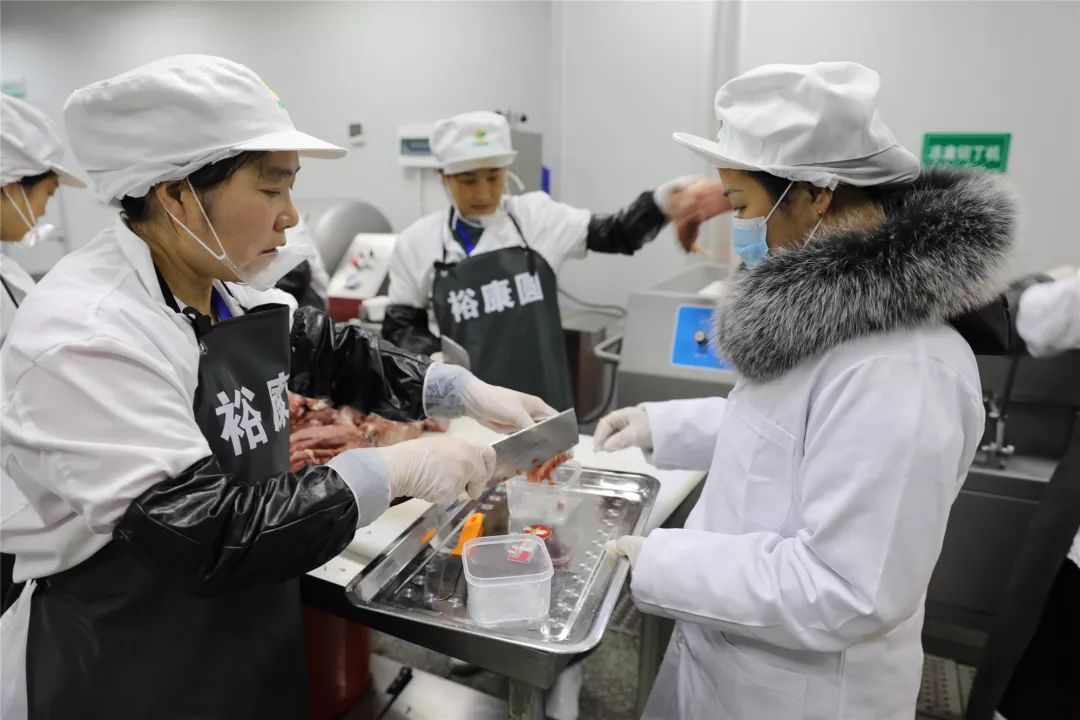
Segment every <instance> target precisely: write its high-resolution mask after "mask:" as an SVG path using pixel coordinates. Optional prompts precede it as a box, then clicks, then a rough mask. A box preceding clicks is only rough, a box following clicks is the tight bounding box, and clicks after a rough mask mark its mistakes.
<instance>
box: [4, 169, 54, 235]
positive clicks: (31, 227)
mask: <svg viewBox="0 0 1080 720" xmlns="http://www.w3.org/2000/svg"><path fill="white" fill-rule="evenodd" d="M19 192H21V193H22V197H23V202H24V203H26V212H25V213H24V212H23V209H22V208H21V207H19V203H17V202H15V198H13V197H11V193H9V192H8V189H7V188H4V195H5V196H6V197H7V199H8V202H10V203H11V206H12V207H13V208H15V212H17V213H18V214H19V218H20V219H21V220H22V221H23V222H24V223H26V234H25V235H23V236H22V238H20V239H19V240H17V241H16V243H15V244H16V245H20V246H22V247H34V246H35V245H37V244H38V243H39V242H41V241H42V240H50V239H52V238H53V237H56V235H57V232H56V226H55V225H53V224H52V223H39V222H37V221H36V220H35V219H34V209H33V208H32V207H30V198H29V197H28V196H27V195H26V189H25V188H24V187H23V186H22V183H19Z"/></svg>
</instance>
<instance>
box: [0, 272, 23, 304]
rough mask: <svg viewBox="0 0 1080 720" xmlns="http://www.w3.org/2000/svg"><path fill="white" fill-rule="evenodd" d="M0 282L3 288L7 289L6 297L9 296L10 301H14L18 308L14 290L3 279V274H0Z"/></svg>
mask: <svg viewBox="0 0 1080 720" xmlns="http://www.w3.org/2000/svg"><path fill="white" fill-rule="evenodd" d="M0 283H3V284H4V290H6V291H7V294H8V297H10V298H11V302H13V303H15V307H16V308H18V307H19V301H18V300H16V299H15V292H14V291H13V290H12V289H11V286H10V285H8V281H7V280H5V279H4V276H3V275H0Z"/></svg>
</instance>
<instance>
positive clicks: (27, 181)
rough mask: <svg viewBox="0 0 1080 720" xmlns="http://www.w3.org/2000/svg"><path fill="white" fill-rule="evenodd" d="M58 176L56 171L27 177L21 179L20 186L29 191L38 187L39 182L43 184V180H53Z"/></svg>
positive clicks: (47, 171)
mask: <svg viewBox="0 0 1080 720" xmlns="http://www.w3.org/2000/svg"><path fill="white" fill-rule="evenodd" d="M56 176H57V175H56V171H54V170H46V171H45V172H43V173H40V174H38V175H27V176H26V177H23V178H19V184H20V185H22V186H23V187H24V188H26V189H27V190H29V189H30V188H32V187H34V186H35V185H37V184H38V183H39V182H42V181H43V180H48V179H49V178H53V177H56Z"/></svg>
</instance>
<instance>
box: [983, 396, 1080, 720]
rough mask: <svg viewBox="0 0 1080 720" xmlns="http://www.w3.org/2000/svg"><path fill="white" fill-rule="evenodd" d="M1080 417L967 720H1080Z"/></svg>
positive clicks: (1013, 581) (990, 643)
mask: <svg viewBox="0 0 1080 720" xmlns="http://www.w3.org/2000/svg"><path fill="white" fill-rule="evenodd" d="M1078 529H1080V417H1077V419H1076V421H1075V423H1074V427H1073V436H1072V444H1071V445H1070V446H1069V449H1068V450H1066V452H1065V457H1063V458H1062V459H1061V463H1060V464H1058V466H1057V469H1056V470H1055V471H1054V474H1053V476H1052V477H1051V478H1050V483H1049V484H1048V485H1047V487H1046V492H1045V493H1044V495H1043V498H1042V501H1041V502H1040V503H1039V508H1038V510H1037V511H1036V513H1035V518H1034V519H1033V520H1032V522H1031V528H1030V529H1029V530H1028V534H1027V537H1026V538H1025V539H1024V545H1023V547H1021V549H1020V553H1019V555H1018V556H1017V559H1016V564H1015V565H1014V566H1013V571H1012V574H1011V575H1010V577H1009V583H1008V586H1007V587H1006V590H1005V596H1004V598H1003V599H1002V602H1001V606H1000V608H999V609H998V612H997V615H996V616H995V618H994V624H993V626H992V627H991V630H990V637H989V638H988V639H987V643H986V647H985V648H984V649H983V656H982V658H981V660H980V662H979V669H978V672H977V673H976V675H975V681H974V683H973V684H972V688H971V694H970V696H969V697H968V706H967V713H966V715H965V717H966V718H967V720H990V718H992V717H993V716H994V712H995V711H997V710H1000V712H1001V713H1002V714H1003V715H1004V716H1005V717H1006V719H1007V720H1078V718H1080V645H1078V644H1077V641H1078V640H1080V638H1078V631H1077V628H1078V627H1080V617H1078V615H1080V579H1078V576H1080V568H1077V567H1076V565H1074V564H1073V563H1072V562H1071V561H1070V560H1069V559H1068V557H1067V556H1068V552H1069V548H1070V547H1071V545H1072V541H1073V538H1074V537H1075V536H1076V532H1077V530H1078Z"/></svg>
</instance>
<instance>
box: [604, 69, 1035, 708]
mask: <svg viewBox="0 0 1080 720" xmlns="http://www.w3.org/2000/svg"><path fill="white" fill-rule="evenodd" d="M880 84H881V81H880V78H879V76H878V74H877V73H875V72H874V71H872V70H870V69H868V68H865V67H863V66H861V65H858V64H856V63H851V62H823V63H817V64H813V65H766V66H762V67H758V68H755V69H753V70H750V71H749V72H747V73H745V74H743V75H740V76H738V77H736V78H734V79H732V80H730V81H729V82H727V83H726V84H724V86H723V87H721V88H720V90H719V92H718V93H717V95H716V100H715V109H716V114H717V118H718V119H719V120H720V125H719V133H718V135H717V137H716V138H715V139H706V138H700V137H694V136H690V135H686V134H682V133H677V134H676V135H675V140H676V141H677V142H679V143H680V144H682V145H686V146H687V147H689V148H691V149H692V150H693V151H694V152H695V153H697V154H699V155H701V156H702V157H704V158H706V159H707V160H709V161H710V162H711V163H712V164H713V165H715V166H716V167H717V168H718V169H719V173H720V178H721V180H722V181H723V183H724V188H725V191H726V192H727V193H728V196H729V198H730V199H731V202H732V205H733V206H734V210H733V213H734V216H735V218H734V223H733V245H734V250H735V252H736V253H737V254H738V255H739V257H740V258H741V259H742V266H741V267H740V268H739V269H738V270H737V271H736V273H735V275H734V277H733V278H732V280H731V282H729V283H728V284H727V286H726V290H725V294H724V295H723V296H722V297H721V298H720V299H719V300H718V302H717V306H716V309H715V319H714V323H715V333H714V343H715V347H716V348H717V350H718V352H719V353H721V354H722V355H723V356H724V357H725V358H726V359H727V360H728V361H729V362H730V363H731V365H733V366H734V368H735V369H736V371H737V373H738V376H739V379H738V381H737V383H736V385H735V387H734V389H733V390H732V391H731V393H730V394H729V396H728V397H727V398H726V399H724V398H702V399H693V400H676V401H671V402H659V403H646V404H644V405H643V406H641V407H633V408H625V409H622V410H617V411H615V412H614V413H612V414H611V415H609V416H608V417H606V418H605V419H603V420H602V421H601V422H600V425H599V427H598V428H597V431H596V434H595V442H596V445H597V447H598V449H601V450H605V451H614V450H618V449H621V448H624V447H628V446H637V447H640V448H644V449H648V450H650V451H651V452H652V453H653V455H652V457H653V461H654V463H655V464H656V465H657V466H658V467H661V468H684V469H697V470H708V477H707V479H706V480H705V486H704V489H703V491H702V494H701V498H700V500H699V501H698V503H697V506H696V507H695V508H694V509H693V511H692V512H691V515H690V517H689V519H688V520H687V522H686V526H685V528H680V529H658V530H654V531H652V532H651V533H650V534H649V535H648V537H636V536H623V537H621V538H618V539H616V540H615V541H614V542H612V543H611V544H610V546H609V549H610V550H611V551H612V552H615V553H618V554H620V555H623V556H626V557H627V558H628V559H629V562H630V565H631V567H632V578H631V592H632V596H633V598H634V601H635V602H636V603H637V605H638V607H639V608H640V609H641V610H642V611H643V612H647V613H654V614H659V615H663V616H665V617H669V618H673V619H674V620H675V621H676V629H675V632H674V635H673V637H672V641H671V644H670V645H669V647H668V649H667V654H666V655H665V657H664V661H663V665H662V667H661V670H660V673H659V676H658V677H657V680H656V684H655V686H654V688H653V690H652V694H651V696H650V698H649V702H648V706H647V709H646V712H645V717H646V718H648V719H649V720H660V719H663V720H678V719H680V718H681V719H683V720H691V719H694V720H697V719H698V718H704V717H709V718H714V719H715V720H746V718H769V720H867V718H874V720H911V718H912V717H914V715H915V704H916V700H917V696H918V692H919V685H920V680H921V677H922V665H923V662H922V661H923V657H922V645H921V631H922V625H923V612H924V608H923V605H924V599H925V596H926V589H927V586H928V584H929V581H930V575H931V572H932V571H933V569H934V565H935V563H936V561H937V558H938V554H939V552H940V550H941V545H942V540H943V537H944V535H945V527H946V521H947V520H948V516H949V511H950V508H951V506H952V503H953V501H954V500H955V498H956V496H957V493H958V492H959V490H960V487H961V485H962V483H963V481H964V478H965V477H966V475H967V472H968V468H969V467H970V466H971V462H972V460H973V458H974V457H975V452H976V450H977V448H978V445H979V442H980V440H981V438H982V435H983V430H984V410H983V403H982V393H981V385H980V382H979V373H978V368H977V366H976V363H975V356H974V353H973V351H972V349H971V346H970V343H971V342H972V339H971V338H970V337H968V336H966V335H961V333H960V332H959V331H958V329H956V328H954V327H953V324H952V323H953V322H954V321H953V320H952V318H954V317H956V316H958V315H962V314H964V313H967V312H969V311H972V310H975V309H978V308H982V307H983V306H986V305H987V304H988V303H990V302H991V301H992V300H993V299H994V298H995V297H1000V294H1001V291H1002V290H1003V289H1004V288H1003V287H999V285H998V282H999V281H998V280H997V279H996V278H997V277H998V276H999V273H1000V270H1001V268H1002V266H1003V264H1004V263H1005V262H1006V258H1007V256H1008V255H1009V252H1010V248H1011V246H1012V244H1013V229H1014V223H1015V209H1014V204H1013V201H1012V200H1011V198H1010V196H1009V195H1008V194H1007V193H1006V192H1005V191H1004V190H1003V189H1002V188H1001V187H1000V186H999V182H1000V181H999V180H997V179H996V178H995V177H993V176H991V175H989V174H985V173H980V172H975V171H968V170H962V169H954V168H933V169H927V170H923V171H922V172H920V167H919V162H918V160H917V159H916V158H915V156H914V155H912V154H911V153H910V152H908V151H907V150H906V149H904V148H903V147H902V146H901V145H900V144H899V143H897V141H896V139H895V138H894V137H893V135H892V133H891V132H890V131H889V129H888V128H887V127H886V125H885V123H884V122H883V121H882V119H881V118H880V117H879V115H878V112H877V98H878V93H879V89H880ZM993 307H995V308H997V309H998V310H999V311H1000V313H1001V314H1002V315H1004V313H1005V306H1004V304H998V305H995V306H993ZM999 319H1000V320H1004V318H999Z"/></svg>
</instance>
